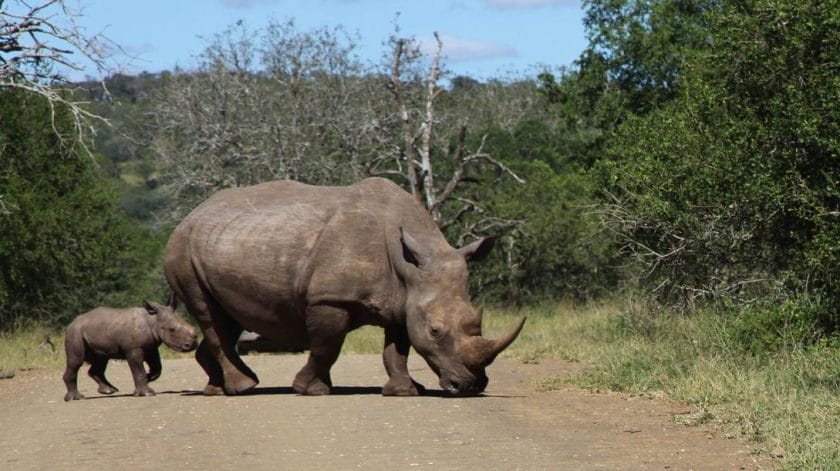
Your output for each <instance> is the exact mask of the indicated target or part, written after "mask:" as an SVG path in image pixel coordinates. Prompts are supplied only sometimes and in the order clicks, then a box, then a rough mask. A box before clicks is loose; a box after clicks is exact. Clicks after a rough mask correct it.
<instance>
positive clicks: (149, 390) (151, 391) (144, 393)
mask: <svg viewBox="0 0 840 471" xmlns="http://www.w3.org/2000/svg"><path fill="white" fill-rule="evenodd" d="M133 395H134V396H138V397H139V396H154V395H155V391H154V389H152V388H145V389H135V390H134V394H133Z"/></svg>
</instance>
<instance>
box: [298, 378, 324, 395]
mask: <svg viewBox="0 0 840 471" xmlns="http://www.w3.org/2000/svg"><path fill="white" fill-rule="evenodd" d="M292 389H294V390H295V392H296V393H298V394H302V395H304V396H325V395H327V394H329V393H330V386H329V385H328V384H327V383H325V382H323V381H321V380H320V379H318V378H315V379H313V380H312V381H310V382H309V384H306V385H304V384H303V383H301V382H298V381H295V382H294V383H292Z"/></svg>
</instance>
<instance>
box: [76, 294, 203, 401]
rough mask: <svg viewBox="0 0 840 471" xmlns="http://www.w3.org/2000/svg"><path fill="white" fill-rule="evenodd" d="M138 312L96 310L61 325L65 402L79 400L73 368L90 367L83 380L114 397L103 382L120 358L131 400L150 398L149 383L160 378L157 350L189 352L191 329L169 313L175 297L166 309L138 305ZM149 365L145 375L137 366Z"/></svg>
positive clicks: (193, 342) (194, 342)
mask: <svg viewBox="0 0 840 471" xmlns="http://www.w3.org/2000/svg"><path fill="white" fill-rule="evenodd" d="M143 304H144V307H138V308H127V309H115V308H109V307H100V308H96V309H94V310H92V311H89V312H86V313H84V314H81V315H79V316H78V317H76V319H74V320H73V322H71V323H70V325H69V326H67V331H66V333H65V340H64V350H65V352H66V354H67V368H66V370H65V371H64V377H63V379H64V384H65V386H67V394H66V395H65V396H64V400H65V401H72V400H77V399H84V398H85V397H84V396H83V395H82V394H81V393H79V389H78V387H77V384H76V379H77V376H78V372H79V368H81V366H82V364H83V363H85V362H87V363H89V364H90V369H89V370H88V375H90V377H91V378H93V380H94V381H96V384H98V385H99V388H98V389H97V390H98V391H99V392H100V393H101V394H113V393H115V392H117V388H116V387H114V385H112V384H111V383H109V382H108V380H107V379H106V378H105V367H106V366H107V364H108V360H109V359H125V360H126V361H127V363H128V366H129V368H130V369H131V375H132V377H133V378H134V395H135V396H153V395H154V394H155V392H154V391H153V390H152V388H150V387H149V382H151V381H154V380H156V379H158V377H160V373H161V369H162V367H161V362H160V353H159V352H158V347H159V346H160V344H161V343H165V344H166V345H167V346H168V347H170V348H172V349H173V350H177V351H179V352H188V351H191V350H194V349H195V348H196V345H197V344H198V340H197V338H196V330H195V328H194V327H193V326H191V325H189V324H188V323H187V322H186V321H185V320H184V319H183V318H181V316H180V315H178V313H177V312H175V307H176V298H175V297H174V296H173V297H172V299H171V300H170V303H169V305H168V306H164V305H161V304H157V303H149V302H147V301H143ZM144 362H145V363H146V364H148V365H149V372H148V373H146V370H145V368H144V367H143V363H144Z"/></svg>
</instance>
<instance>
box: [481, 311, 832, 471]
mask: <svg viewBox="0 0 840 471" xmlns="http://www.w3.org/2000/svg"><path fill="white" fill-rule="evenodd" d="M490 314H491V315H490V316H488V317H487V321H488V322H487V324H488V328H489V329H493V330H497V331H499V332H501V331H504V329H505V328H506V327H508V326H510V325H512V324H513V323H514V322H515V319H516V317H515V316H513V315H505V314H501V313H492V312H491V313H490ZM523 314H527V315H528V324H526V329H525V330H524V331H523V334H522V337H521V338H520V339H517V341H516V342H515V343H514V344H513V345H512V346H511V347H510V348H509V349H508V351H506V352H505V353H504V354H505V355H508V356H514V357H517V358H520V359H522V360H523V361H529V362H533V361H539V358H541V357H542V356H545V355H552V356H559V357H562V358H566V359H569V360H574V361H580V362H582V363H583V364H584V365H586V366H587V368H586V370H585V373H584V374H583V375H581V376H578V377H575V378H572V379H571V380H562V379H560V378H558V379H557V380H556V381H554V382H552V381H551V380H550V379H549V380H547V381H546V383H545V384H548V385H551V384H556V385H559V384H562V383H564V382H566V383H571V384H572V385H574V386H579V387H584V388H592V389H595V388H598V389H610V390H616V391H627V392H632V393H641V392H651V391H661V392H664V393H665V394H667V395H668V397H670V398H672V399H674V400H678V401H684V402H688V403H691V404H694V405H697V406H698V408H699V410H700V413H698V414H696V415H694V416H692V417H688V418H683V419H681V420H684V421H685V422H687V424H688V425H699V424H702V423H707V422H714V423H715V424H716V425H718V426H719V427H721V428H722V430H723V433H725V434H727V435H728V436H733V437H735V436H738V437H746V438H749V439H751V440H754V441H755V442H756V444H757V449H758V450H761V451H762V452H764V453H771V452H773V451H775V453H782V452H783V454H784V460H783V461H781V462H780V463H783V464H782V466H784V467H785V468H787V469H840V434H838V433H837V430H840V342H838V341H836V340H835V341H823V342H820V343H817V344H816V345H811V346H802V345H801V344H800V343H796V342H790V343H788V344H787V346H785V347H784V348H781V349H779V350H777V351H774V352H772V353H767V352H766V353H763V354H756V353H749V352H747V351H745V350H744V349H743V347H742V346H741V345H739V344H738V342H737V341H735V340H733V339H735V338H737V336H734V335H733V334H732V330H734V329H736V328H737V325H736V324H735V321H733V320H730V319H727V318H725V317H724V316H720V315H715V314H713V313H705V314H698V315H696V316H692V317H684V316H676V315H668V314H663V313H658V314H657V315H652V314H650V312H649V311H646V310H644V309H640V308H638V307H637V306H633V305H632V304H631V303H629V302H614V303H608V304H592V305H588V306H583V307H577V308H575V307H574V306H572V305H562V304H561V305H550V306H543V307H539V308H531V309H527V310H525V311H523Z"/></svg>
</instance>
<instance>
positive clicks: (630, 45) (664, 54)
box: [538, 0, 717, 167]
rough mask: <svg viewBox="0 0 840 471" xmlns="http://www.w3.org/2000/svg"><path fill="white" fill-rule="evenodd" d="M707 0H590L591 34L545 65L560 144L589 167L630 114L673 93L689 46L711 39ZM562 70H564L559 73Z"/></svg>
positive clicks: (543, 81)
mask: <svg viewBox="0 0 840 471" xmlns="http://www.w3.org/2000/svg"><path fill="white" fill-rule="evenodd" d="M716 4H717V3H716V2H713V1H707V0H587V1H585V2H584V8H585V10H586V13H585V16H584V26H585V28H586V34H587V38H588V41H589V44H588V45H587V47H586V49H585V50H584V51H583V53H581V55H580V57H579V58H578V59H577V60H576V61H575V63H574V65H573V66H572V67H571V68H568V69H562V70H561V71H560V72H559V74H554V73H551V72H549V71H545V72H543V73H542V74H540V76H539V77H538V80H539V83H540V88H541V91H542V93H543V94H544V96H545V97H546V98H547V99H548V102H549V103H550V104H551V108H552V109H553V111H554V112H555V113H556V115H557V120H558V126H559V127H561V128H562V129H563V131H564V132H563V133H562V135H561V139H560V141H559V142H558V146H559V148H560V149H561V152H562V153H563V154H565V155H568V156H569V158H571V159H573V160H574V161H575V162H576V163H577V164H579V165H581V166H584V167H591V166H593V165H594V164H595V163H596V162H597V161H599V160H600V159H601V158H602V157H603V155H604V149H605V147H606V146H607V145H608V144H609V142H610V139H611V137H612V134H613V132H615V130H616V129H618V127H619V126H620V125H621V123H622V122H624V120H625V119H627V118H628V117H629V116H633V115H639V116H641V115H644V114H646V113H648V112H650V111H652V110H655V109H656V108H657V107H659V106H661V105H663V104H665V103H668V102H669V101H671V100H673V99H674V98H675V97H676V96H677V94H678V93H679V90H680V88H681V80H682V73H683V66H684V64H685V61H686V58H687V57H688V55H689V54H691V53H692V51H696V50H698V49H702V48H704V47H707V46H708V45H709V42H708V35H707V33H706V31H705V30H704V26H703V23H702V21H701V18H702V13H703V12H705V11H707V10H711V9H713V8H715V5H716ZM557 75H559V78H558V77H557Z"/></svg>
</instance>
